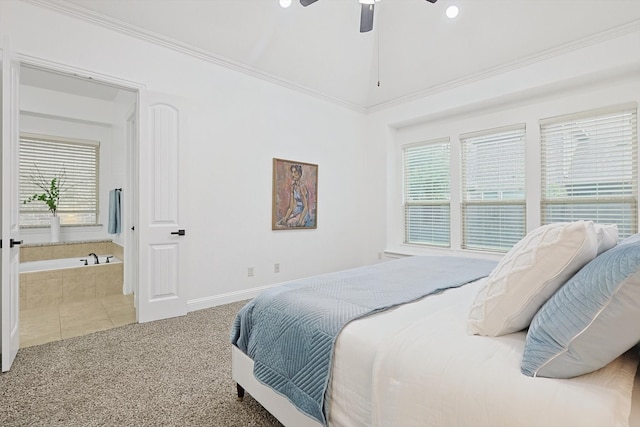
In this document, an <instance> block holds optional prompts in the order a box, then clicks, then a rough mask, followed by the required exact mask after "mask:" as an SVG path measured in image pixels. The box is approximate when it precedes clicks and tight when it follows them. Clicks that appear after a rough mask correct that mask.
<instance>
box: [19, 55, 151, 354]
mask: <svg viewBox="0 0 640 427" xmlns="http://www.w3.org/2000/svg"><path fill="white" fill-rule="evenodd" d="M19 97H20V99H19V101H20V120H19V129H20V134H21V140H22V139H23V138H24V141H25V142H24V144H21V158H23V157H24V161H23V162H22V163H21V172H20V180H21V188H22V187H27V190H24V191H26V192H23V194H21V199H20V201H19V203H20V207H21V208H23V209H26V206H27V205H28V206H29V208H30V209H31V211H30V212H27V211H26V210H25V214H24V220H23V212H22V210H21V226H20V233H21V237H22V240H23V245H22V247H21V254H20V258H21V259H20V261H21V262H20V265H21V268H20V343H21V345H20V346H21V347H26V346H30V345H36V344H42V343H44V342H49V341H54V340H58V339H65V338H70V337H73V336H78V335H84V334H86V333H92V332H96V331H99V330H104V329H109V328H112V327H117V326H121V325H124V324H127V323H133V322H135V321H136V311H135V310H136V308H135V307H136V302H135V294H136V290H137V282H136V278H137V274H136V272H137V270H138V266H137V262H138V260H137V257H136V256H135V254H136V253H137V248H136V246H137V241H136V239H135V234H134V231H135V230H134V228H135V224H134V218H136V217H137V206H138V205H137V185H138V183H137V150H138V144H137V135H138V131H137V120H136V117H137V99H138V93H137V90H136V89H132V88H127V87H122V86H120V85H118V84H113V83H110V82H107V81H97V80H95V79H90V78H84V77H79V76H77V75H72V74H69V73H64V72H59V71H57V70H53V69H49V68H43V67H40V66H36V65H32V64H25V63H23V64H21V65H20V90H19ZM65 144H66V145H65ZM74 144H75V145H74ZM53 146H55V150H53V149H51V148H50V147H53ZM87 146H89V147H92V149H91V150H93V151H91V150H84V149H85V147H87ZM23 147H24V150H23ZM34 150H35V151H38V150H41V151H39V152H38V153H35V154H34V153H32V151H34ZM47 150H51V151H47ZM64 150H69V151H67V154H66V155H65V151H64ZM83 150H84V151H91V152H95V153H96V154H95V160H91V159H90V160H89V161H87V160H86V158H85V157H84V156H85V155H84V154H83V153H84V151H83ZM23 151H24V153H23ZM27 151H28V152H27ZM80 152H82V153H80ZM23 154H24V156H23ZM34 159H35V161H34ZM38 162H39V163H40V165H38V164H37V163H38ZM32 163H33V165H34V166H32ZM92 164H95V171H92V170H90V169H91V167H92V166H91V165H92ZM30 167H31V169H29V168H30ZM47 173H49V174H50V175H51V176H49V175H46V174H47ZM56 173H57V175H56ZM92 174H93V175H92ZM34 175H35V177H36V178H38V179H39V178H40V176H39V175H42V178H43V179H42V182H44V183H51V180H52V179H53V178H56V179H57V182H58V183H60V184H64V183H67V184H69V183H70V184H69V185H68V188H66V189H65V188H59V190H60V193H61V197H60V205H59V209H58V214H59V215H57V216H59V217H60V218H61V227H60V231H59V232H58V233H57V234H56V233H53V232H52V228H51V226H50V225H47V224H46V223H45V222H47V221H50V217H51V215H50V213H51V212H47V208H48V206H47V205H46V204H45V203H42V200H35V201H33V202H31V203H28V204H24V203H23V202H24V199H25V197H27V198H28V197H30V194H28V193H29V191H28V186H27V185H26V184H25V183H26V182H27V181H29V180H32V178H33V177H34ZM60 176H63V177H64V180H61V179H59V177H60ZM72 178H73V179H72ZM93 180H95V183H94V181H93ZM22 184H25V185H22ZM92 189H93V190H92ZM36 191H37V189H36ZM65 198H66V199H65ZM37 202H40V204H39V205H38V203H37ZM23 205H24V206H23ZM34 212H35V214H34ZM29 215H30V216H29ZM33 218H35V220H34V219H33ZM93 254H95V256H94V255H93ZM64 260H69V262H71V265H70V266H62V265H61V264H64V263H65V262H66V261H64ZM85 260H86V261H85ZM38 262H41V264H43V265H42V266H34V264H32V263H35V264H37V263H38ZM76 262H77V264H75V263H76ZM23 267H24V271H23ZM30 269H31V271H29V270H30Z"/></svg>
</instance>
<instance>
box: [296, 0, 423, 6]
mask: <svg viewBox="0 0 640 427" xmlns="http://www.w3.org/2000/svg"><path fill="white" fill-rule="evenodd" d="M317 1H318V0H300V4H301V5H303V6H305V7H306V6H309V5H310V4H312V3H315V2H317ZM429 1H431V0H429Z"/></svg>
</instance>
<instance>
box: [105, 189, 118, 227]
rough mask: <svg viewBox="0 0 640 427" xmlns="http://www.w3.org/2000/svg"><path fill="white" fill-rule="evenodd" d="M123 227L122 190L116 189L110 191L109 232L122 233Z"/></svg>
mask: <svg viewBox="0 0 640 427" xmlns="http://www.w3.org/2000/svg"><path fill="white" fill-rule="evenodd" d="M121 228H122V214H121V212H120V190H119V189H117V188H116V189H115V190H111V191H110V192H109V226H108V229H107V232H108V233H109V234H120V230H121Z"/></svg>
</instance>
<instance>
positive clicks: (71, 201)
mask: <svg viewBox="0 0 640 427" xmlns="http://www.w3.org/2000/svg"><path fill="white" fill-rule="evenodd" d="M99 154H100V143H99V142H94V141H79V140H71V139H61V138H55V137H48V136H41V135H27V134H23V135H21V136H20V200H21V201H24V200H27V199H29V198H30V197H32V196H33V195H34V194H41V193H43V191H42V189H40V188H39V187H38V186H37V185H36V180H38V179H39V177H42V179H43V180H44V181H45V182H46V183H49V182H51V180H52V179H53V178H56V177H59V176H61V174H62V175H63V177H64V179H63V180H62V181H63V184H62V188H61V197H60V203H59V206H58V216H60V220H61V223H62V224H64V225H95V224H97V223H98V164H99ZM50 217H51V213H50V212H49V210H48V207H47V205H46V204H45V203H44V202H41V201H34V202H31V203H26V204H24V203H21V204H20V226H48V225H49V223H50Z"/></svg>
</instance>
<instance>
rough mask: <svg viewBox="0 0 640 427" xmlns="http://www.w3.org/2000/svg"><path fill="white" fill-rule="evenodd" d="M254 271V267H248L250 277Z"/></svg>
mask: <svg viewBox="0 0 640 427" xmlns="http://www.w3.org/2000/svg"><path fill="white" fill-rule="evenodd" d="M253 273H254V271H253V267H249V268H248V269H247V275H248V276H249V277H253Z"/></svg>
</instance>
